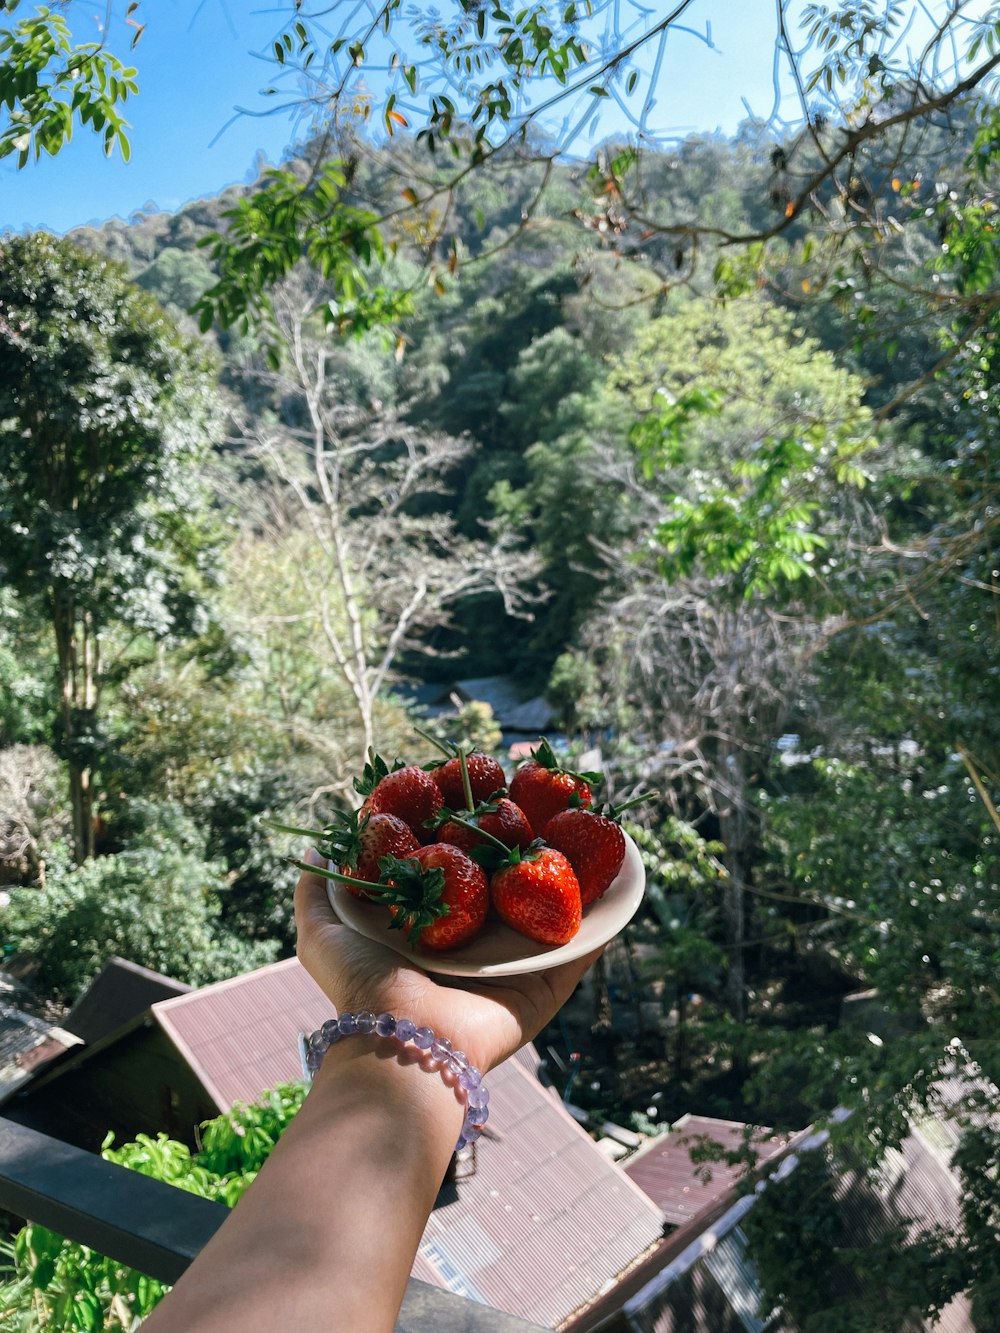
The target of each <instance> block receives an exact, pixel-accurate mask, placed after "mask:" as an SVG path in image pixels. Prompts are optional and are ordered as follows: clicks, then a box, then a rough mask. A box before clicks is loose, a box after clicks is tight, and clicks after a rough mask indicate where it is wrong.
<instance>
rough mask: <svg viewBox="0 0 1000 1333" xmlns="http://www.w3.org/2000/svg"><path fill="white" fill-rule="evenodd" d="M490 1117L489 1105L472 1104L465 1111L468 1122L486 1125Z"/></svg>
mask: <svg viewBox="0 0 1000 1333" xmlns="http://www.w3.org/2000/svg"><path fill="white" fill-rule="evenodd" d="M489 1118H490V1109H489V1107H488V1106H470V1107H469V1109H468V1110H467V1111H466V1113H465V1121H466V1124H469V1125H475V1126H480V1125H485V1124H486V1122H487V1120H489Z"/></svg>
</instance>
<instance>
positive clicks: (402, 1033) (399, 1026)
mask: <svg viewBox="0 0 1000 1333" xmlns="http://www.w3.org/2000/svg"><path fill="white" fill-rule="evenodd" d="M416 1031H417V1029H416V1027H415V1026H414V1023H413V1019H412V1018H400V1019H397V1021H396V1036H397V1037H398V1038H399V1040H400V1041H412V1040H413V1037H414V1034H415V1033H416Z"/></svg>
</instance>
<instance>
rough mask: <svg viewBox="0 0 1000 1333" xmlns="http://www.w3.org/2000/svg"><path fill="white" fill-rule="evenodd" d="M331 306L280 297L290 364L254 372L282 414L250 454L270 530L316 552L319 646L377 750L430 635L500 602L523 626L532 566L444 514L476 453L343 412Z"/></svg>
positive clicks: (351, 409) (292, 291) (301, 296)
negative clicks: (460, 615)
mask: <svg viewBox="0 0 1000 1333" xmlns="http://www.w3.org/2000/svg"><path fill="white" fill-rule="evenodd" d="M326 304H327V302H326V301H325V300H324V299H323V293H322V292H319V291H316V290H315V289H314V290H313V291H310V292H303V291H302V290H301V288H300V287H299V285H298V284H294V285H293V284H289V285H286V287H285V288H284V289H283V291H282V292H281V293H280V294H279V295H278V296H277V297H276V299H275V302H274V309H275V311H276V321H277V327H278V329H279V330H280V333H281V337H282V341H283V346H284V352H285V357H284V360H283V362H282V364H281V366H280V367H279V369H277V370H273V371H267V370H265V369H264V368H263V367H260V366H257V367H255V368H254V371H253V373H254V375H255V376H256V379H257V382H258V384H259V385H261V386H263V387H264V388H265V389H266V391H267V392H268V393H269V394H271V395H273V397H274V398H275V399H276V400H277V401H279V402H280V403H281V404H282V405H283V411H282V418H279V419H275V418H274V416H273V415H272V416H271V418H270V419H268V418H267V417H266V416H265V415H264V414H258V416H257V417H256V419H255V420H254V421H253V422H252V423H248V425H247V427H246V434H245V436H244V441H245V444H246V446H247V447H248V449H249V450H250V452H251V454H252V455H254V456H256V457H257V458H259V459H260V460H261V461H262V462H263V463H264V464H265V466H266V468H267V471H268V472H269V474H270V476H271V478H272V484H271V486H270V488H269V489H267V490H266V491H265V492H264V497H263V498H264V514H265V515H266V521H267V522H268V524H269V525H270V527H271V528H272V530H273V532H274V533H275V535H276V537H278V538H279V539H280V541H281V543H282V544H284V543H285V542H286V541H288V540H289V538H290V536H291V534H292V533H293V532H294V531H295V530H296V529H301V528H305V530H306V531H307V532H308V533H309V535H310V537H311V539H312V551H311V552H310V553H308V555H307V556H306V557H305V558H303V559H302V560H301V561H300V562H299V563H298V565H297V570H296V572H297V575H298V577H299V579H300V580H301V582H302V587H303V589H304V590H305V592H306V594H307V597H308V601H309V604H310V607H311V611H312V616H313V624H314V633H315V634H316V636H317V638H318V639H320V640H321V641H322V642H323V643H324V645H325V647H326V650H327V652H328V655H329V659H330V660H331V661H332V663H333V664H334V665H335V667H336V670H337V671H338V672H339V673H340V675H341V677H342V679H343V680H344V681H345V682H346V684H347V686H348V687H349V689H350V691H351V694H352V696H353V698H354V702H355V706H356V710H357V717H358V720H359V722H360V727H361V734H362V738H363V745H364V749H365V750H367V749H368V748H369V747H371V746H372V745H373V744H374V741H375V727H374V719H375V708H376V701H377V699H378V696H379V695H380V693H382V692H383V691H384V690H385V689H386V687H387V686H388V685H390V684H391V683H392V681H393V679H394V672H395V670H396V668H397V666H398V662H399V659H400V657H401V655H402V654H403V653H404V652H406V651H414V652H415V651H419V652H421V653H424V654H426V653H427V652H429V651H432V648H431V646H430V645H429V644H428V638H429V636H430V634H431V631H433V630H435V629H440V628H442V627H444V626H446V625H447V623H448V620H449V613H450V610H451V608H453V607H454V605H455V604H456V603H457V602H459V601H460V600H461V599H463V598H469V597H472V596H475V595H476V594H477V593H482V592H488V591H496V592H499V593H500V594H501V596H502V597H503V599H504V603H505V606H506V609H507V610H508V611H509V612H512V611H514V610H516V609H517V607H518V606H519V605H520V603H521V601H522V597H523V594H522V592H521V583H522V581H523V579H524V577H525V575H526V573H527V572H528V571H529V570H530V567H531V560H530V557H527V556H519V555H517V554H516V553H515V552H514V551H512V550H511V549H510V547H509V544H508V543H507V542H506V541H505V540H504V539H503V538H500V537H497V538H493V537H491V536H490V535H489V534H487V535H486V536H484V538H483V539H480V540H475V539H470V538H466V537H462V536H461V535H460V533H459V532H458V530H457V527H456V524H455V522H454V520H453V518H452V517H451V515H450V514H449V513H448V512H447V507H446V505H445V503H444V502H443V500H442V497H443V496H445V495H446V494H447V492H448V480H449V475H450V474H451V473H452V472H453V470H454V468H455V466H456V464H457V463H458V462H459V461H460V460H461V459H462V458H463V456H464V454H465V452H466V450H467V448H468V444H467V442H465V441H462V440H459V439H457V438H455V437H453V436H448V435H445V434H443V433H441V432H431V431H427V430H423V429H420V428H417V427H415V426H413V425H411V424H409V423H408V422H407V421H406V420H405V417H404V415H403V413H402V412H391V413H390V412H385V411H384V410H383V409H382V408H381V405H372V406H369V407H367V408H359V407H355V406H351V405H350V404H348V403H345V402H344V401H343V396H342V392H341V386H340V385H338V384H337V383H336V382H335V381H331V379H330V378H329V375H328V370H329V366H330V363H331V358H332V352H331V349H330V347H329V345H328V344H327V343H326V342H325V341H323V340H321V338H319V337H317V336H316V326H317V322H318V318H319V310H320V308H322V307H324V306H325V305H326Z"/></svg>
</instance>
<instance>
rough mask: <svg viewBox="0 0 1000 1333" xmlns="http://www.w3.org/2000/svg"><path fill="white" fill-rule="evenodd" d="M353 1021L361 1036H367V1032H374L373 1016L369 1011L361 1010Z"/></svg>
mask: <svg viewBox="0 0 1000 1333" xmlns="http://www.w3.org/2000/svg"><path fill="white" fill-rule="evenodd" d="M354 1021H355V1022H356V1023H357V1025H358V1031H359V1032H360V1033H361V1034H362V1035H363V1036H367V1035H368V1034H369V1032H374V1031H375V1015H374V1014H373V1013H372V1011H371V1010H370V1009H362V1011H361V1013H360V1014H358V1016H357V1018H356V1019H355V1020H354Z"/></svg>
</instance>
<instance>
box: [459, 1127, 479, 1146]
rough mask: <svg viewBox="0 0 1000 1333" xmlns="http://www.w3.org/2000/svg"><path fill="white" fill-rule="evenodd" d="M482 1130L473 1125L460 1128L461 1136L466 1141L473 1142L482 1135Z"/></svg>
mask: <svg viewBox="0 0 1000 1333" xmlns="http://www.w3.org/2000/svg"><path fill="white" fill-rule="evenodd" d="M482 1132H483V1131H482V1130H481V1129H477V1128H476V1127H475V1125H469V1126H468V1127H467V1128H466V1129H463V1130H462V1138H463V1139H465V1141H466V1143H475V1141H476V1139H478V1138H480V1137H481V1136H482Z"/></svg>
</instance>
